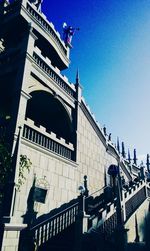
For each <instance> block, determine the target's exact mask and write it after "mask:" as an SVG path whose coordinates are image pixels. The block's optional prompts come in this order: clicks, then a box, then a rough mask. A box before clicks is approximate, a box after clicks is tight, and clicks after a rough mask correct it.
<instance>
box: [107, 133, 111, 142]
mask: <svg viewBox="0 0 150 251" xmlns="http://www.w3.org/2000/svg"><path fill="white" fill-rule="evenodd" d="M108 140H109V141H111V133H109V135H108Z"/></svg>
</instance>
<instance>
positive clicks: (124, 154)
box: [122, 142, 126, 158]
mask: <svg viewBox="0 0 150 251" xmlns="http://www.w3.org/2000/svg"><path fill="white" fill-rule="evenodd" d="M122 157H123V158H125V157H126V153H125V147H124V142H122Z"/></svg>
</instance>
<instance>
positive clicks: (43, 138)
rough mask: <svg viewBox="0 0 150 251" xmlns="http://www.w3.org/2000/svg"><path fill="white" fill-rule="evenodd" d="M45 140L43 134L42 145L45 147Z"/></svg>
mask: <svg viewBox="0 0 150 251" xmlns="http://www.w3.org/2000/svg"><path fill="white" fill-rule="evenodd" d="M45 140H46V138H45V136H43V146H44V147H45V145H46V144H45V143H46V142H45Z"/></svg>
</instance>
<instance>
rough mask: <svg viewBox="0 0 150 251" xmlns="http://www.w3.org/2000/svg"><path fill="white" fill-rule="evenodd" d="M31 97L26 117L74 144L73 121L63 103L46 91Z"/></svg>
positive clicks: (38, 92)
mask: <svg viewBox="0 0 150 251" xmlns="http://www.w3.org/2000/svg"><path fill="white" fill-rule="evenodd" d="M30 95H31V96H32V98H31V99H29V100H28V103H27V109H26V117H27V118H30V119H32V120H33V121H34V122H35V123H36V124H38V125H41V126H43V127H45V128H46V129H47V131H50V132H54V133H55V134H56V135H57V136H58V137H62V138H64V139H65V140H67V141H68V142H73V127H72V119H71V116H70V114H69V112H68V111H67V108H66V107H65V105H64V104H63V101H62V100H61V99H60V98H59V97H57V96H53V95H52V94H50V93H48V92H46V91H33V92H31V93H30Z"/></svg>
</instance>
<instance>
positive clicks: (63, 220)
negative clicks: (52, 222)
mask: <svg viewBox="0 0 150 251" xmlns="http://www.w3.org/2000/svg"><path fill="white" fill-rule="evenodd" d="M64 228H65V214H63V215H62V230H63V229H64Z"/></svg>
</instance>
